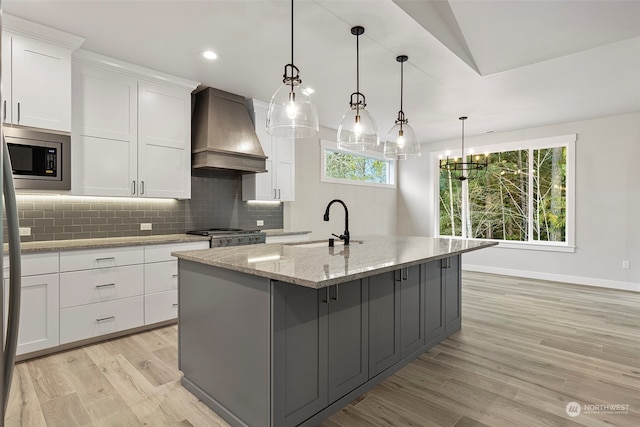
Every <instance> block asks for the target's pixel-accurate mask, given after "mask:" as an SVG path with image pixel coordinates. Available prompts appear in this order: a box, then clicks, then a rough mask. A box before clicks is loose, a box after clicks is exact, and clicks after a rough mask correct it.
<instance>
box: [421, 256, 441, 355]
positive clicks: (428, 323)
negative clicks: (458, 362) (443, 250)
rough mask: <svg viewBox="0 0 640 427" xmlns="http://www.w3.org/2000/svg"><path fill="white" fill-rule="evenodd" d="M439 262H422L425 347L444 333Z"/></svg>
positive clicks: (429, 345)
mask: <svg viewBox="0 0 640 427" xmlns="http://www.w3.org/2000/svg"><path fill="white" fill-rule="evenodd" d="M441 262H444V261H442V260H441V261H432V262H429V263H426V264H423V271H424V282H425V315H424V319H425V336H426V337H425V341H426V344H427V347H432V346H433V345H435V344H436V343H437V341H438V339H439V337H440V336H441V335H442V334H443V333H444V312H443V304H444V291H443V280H442V276H443V274H444V273H443V269H442V268H441Z"/></svg>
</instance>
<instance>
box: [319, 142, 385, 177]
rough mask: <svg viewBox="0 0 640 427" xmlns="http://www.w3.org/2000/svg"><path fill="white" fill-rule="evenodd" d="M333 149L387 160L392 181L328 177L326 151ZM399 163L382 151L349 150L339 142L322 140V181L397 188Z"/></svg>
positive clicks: (336, 151)
mask: <svg viewBox="0 0 640 427" xmlns="http://www.w3.org/2000/svg"><path fill="white" fill-rule="evenodd" d="M327 150H328V151H333V152H335V153H345V154H350V155H353V156H360V157H366V158H370V159H375V160H382V161H384V162H387V164H388V167H389V169H388V172H387V175H388V179H389V180H390V181H391V182H390V183H379V182H367V181H355V180H350V179H341V178H332V177H328V176H327V175H326V167H327V165H326V162H325V151H327ZM396 165H397V161H396V160H392V159H386V158H385V157H384V155H383V154H382V153H379V152H376V151H370V150H366V151H358V152H355V151H349V150H342V149H340V148H338V143H337V142H333V141H328V140H324V139H323V140H321V141H320V182H326V183H329V184H347V185H360V186H365V187H378V188H390V189H396V188H397V182H398V177H397V171H398V168H397V167H396Z"/></svg>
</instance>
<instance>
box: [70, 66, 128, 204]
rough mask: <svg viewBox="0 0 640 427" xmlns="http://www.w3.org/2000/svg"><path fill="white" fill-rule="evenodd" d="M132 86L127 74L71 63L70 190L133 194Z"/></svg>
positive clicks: (104, 194)
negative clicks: (71, 146)
mask: <svg viewBox="0 0 640 427" xmlns="http://www.w3.org/2000/svg"><path fill="white" fill-rule="evenodd" d="M137 90H138V89H137V82H136V80H135V79H134V78H132V77H129V76H125V75H122V74H118V73H114V72H112V71H107V70H104V69H102V68H98V67H94V66H91V65H87V64H82V63H74V65H73V131H72V134H71V136H72V144H73V149H72V150H71V168H72V171H71V191H72V193H74V194H77V195H93V196H135V195H136V192H135V191H136V189H135V181H136V180H137V168H138V166H137V164H138V127H137V113H138V106H137V102H138V96H137Z"/></svg>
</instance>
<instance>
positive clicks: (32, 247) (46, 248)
mask: <svg viewBox="0 0 640 427" xmlns="http://www.w3.org/2000/svg"><path fill="white" fill-rule="evenodd" d="M206 240H209V237H207V236H193V235H190V234H164V235H155V236H133V237H105V238H99V239H77V240H46V241H42V242H23V243H20V252H21V253H23V254H25V253H33V252H55V251H69V250H77V249H100V248H117V247H124V246H139V245H159V244H163V243H185V242H198V241H206ZM7 251H8V248H7V244H6V243H5V244H4V246H3V253H4V254H5V255H6V254H7Z"/></svg>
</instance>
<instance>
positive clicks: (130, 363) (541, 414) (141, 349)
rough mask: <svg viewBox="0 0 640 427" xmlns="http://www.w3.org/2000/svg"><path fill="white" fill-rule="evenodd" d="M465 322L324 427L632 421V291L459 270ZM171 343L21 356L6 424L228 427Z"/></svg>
mask: <svg viewBox="0 0 640 427" xmlns="http://www.w3.org/2000/svg"><path fill="white" fill-rule="evenodd" d="M462 328H463V330H462V331H461V332H459V333H457V334H456V335H454V336H453V337H451V338H449V339H447V340H446V341H444V342H443V343H441V344H440V345H438V346H436V347H435V348H433V349H432V350H431V351H429V352H428V353H426V354H424V355H423V356H421V357H420V358H419V359H417V360H416V361H414V362H412V363H411V364H409V365H408V366H406V367H405V368H403V369H402V370H401V371H399V372H398V373H396V374H395V375H393V376H392V377H390V378H388V379H387V380H386V381H384V382H383V383H382V384H380V385H379V386H377V387H376V388H374V389H373V390H371V391H370V392H369V393H367V394H365V395H364V396H362V397H360V398H359V399H357V400H356V401H354V402H352V403H351V404H350V405H348V406H347V407H345V408H344V409H343V410H341V411H340V412H338V413H336V414H335V415H334V416H333V417H331V418H330V419H328V420H326V421H325V422H323V423H322V424H321V426H322V427H336V426H344V427H359V426H420V427H423V426H424V427H427V426H455V427H472V426H473V427H481V426H484V425H487V426H509V427H511V426H573V425H586V426H633V427H637V426H639V425H640V294H638V293H632V292H623V291H613V290H605V289H598V288H590V287H581V286H573V285H567V284H560V283H552V282H544V281H535V280H528V279H519V278H513V277H504V276H495V275H488V274H480V273H464V280H463V326H462ZM176 339H177V328H176V327H175V326H170V327H166V328H161V329H157V330H153V331H148V332H144V333H141V334H137V335H132V336H129V337H125V338H120V339H116V340H112V341H108V342H105V343H101V344H96V345H92V346H87V347H84V348H80V349H75V350H71V351H67V352H64V353H59V354H56V355H52V356H47V357H44V358H40V359H35V360H31V361H27V362H24V363H19V364H18V365H16V370H15V373H14V381H13V388H12V391H11V396H10V401H9V408H8V411H7V418H6V425H8V426H18V425H21V426H65V427H66V426H118V427H120V426H142V425H146V426H154V427H155V426H183V427H187V426H226V425H227V424H226V423H224V421H222V420H221V419H220V418H218V417H217V416H216V415H215V414H214V413H213V412H212V411H211V410H209V409H208V408H207V407H206V406H204V405H203V404H202V403H201V402H199V401H198V400H197V399H196V398H195V397H193V396H192V395H191V394H190V393H189V392H187V391H186V390H185V389H183V388H182V387H181V386H180V383H179V375H180V374H179V373H178V372H177V350H176ZM572 401H575V402H578V404H579V405H580V408H581V409H582V412H581V413H580V414H579V415H577V416H575V417H570V416H569V415H568V414H567V412H566V410H565V408H566V405H567V404H568V403H569V402H572ZM615 404H617V405H623V406H621V407H620V408H618V409H622V412H623V413H615V411H611V410H610V408H603V407H601V406H585V405H615ZM626 405H628V406H626Z"/></svg>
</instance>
